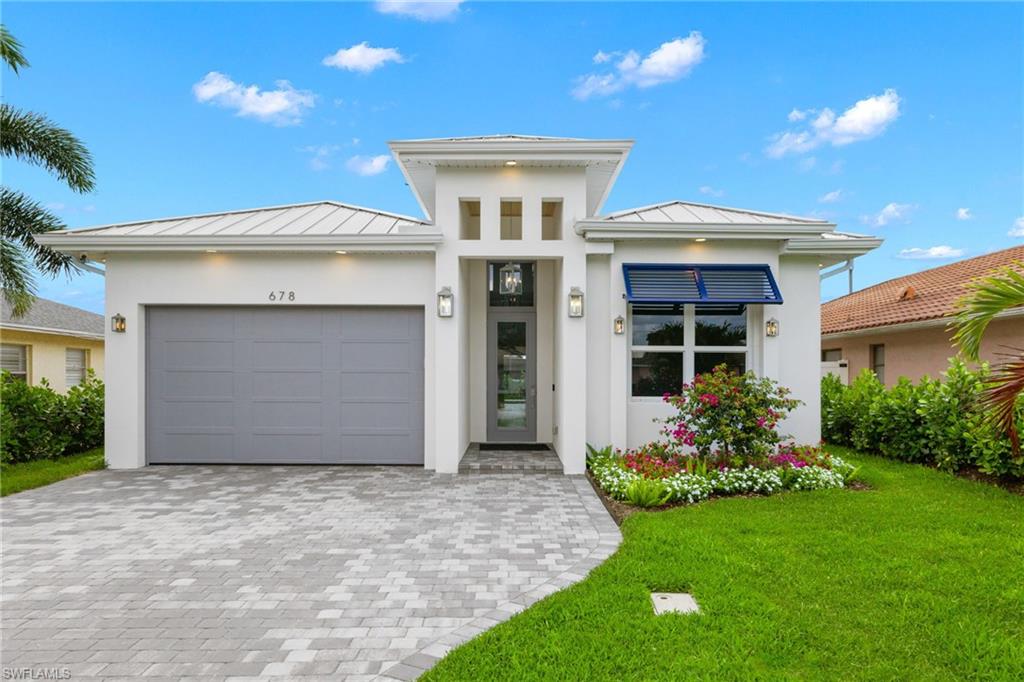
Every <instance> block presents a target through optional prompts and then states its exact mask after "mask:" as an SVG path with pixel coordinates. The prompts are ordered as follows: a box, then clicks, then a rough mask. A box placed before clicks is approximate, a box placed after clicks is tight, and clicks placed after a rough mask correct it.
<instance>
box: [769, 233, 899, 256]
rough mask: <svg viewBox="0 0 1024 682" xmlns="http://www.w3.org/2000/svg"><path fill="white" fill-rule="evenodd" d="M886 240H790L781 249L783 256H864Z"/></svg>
mask: <svg viewBox="0 0 1024 682" xmlns="http://www.w3.org/2000/svg"><path fill="white" fill-rule="evenodd" d="M883 241H884V240H882V239H879V238H877V237H856V238H847V239H822V238H817V239H813V238H812V239H800V238H796V239H788V240H786V242H785V243H784V244H783V245H782V247H781V248H780V249H779V253H782V254H796V255H807V256H814V255H822V256H849V257H855V256H863V255H864V254H866V253H868V252H869V251H873V250H875V249H877V248H878V247H879V246H881V245H882V242H883Z"/></svg>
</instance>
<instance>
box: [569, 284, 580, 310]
mask: <svg viewBox="0 0 1024 682" xmlns="http://www.w3.org/2000/svg"><path fill="white" fill-rule="evenodd" d="M569 317H583V291H582V290H581V289H580V288H579V287H573V288H572V289H569Z"/></svg>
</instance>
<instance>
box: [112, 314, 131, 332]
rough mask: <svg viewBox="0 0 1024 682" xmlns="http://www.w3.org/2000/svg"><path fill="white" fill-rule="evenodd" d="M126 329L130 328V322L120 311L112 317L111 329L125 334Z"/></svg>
mask: <svg viewBox="0 0 1024 682" xmlns="http://www.w3.org/2000/svg"><path fill="white" fill-rule="evenodd" d="M126 329H128V322H127V320H125V319H124V315H122V314H121V313H118V314H116V315H114V316H113V317H111V318H110V331H112V332H117V333H118V334H124V332H125V330H126Z"/></svg>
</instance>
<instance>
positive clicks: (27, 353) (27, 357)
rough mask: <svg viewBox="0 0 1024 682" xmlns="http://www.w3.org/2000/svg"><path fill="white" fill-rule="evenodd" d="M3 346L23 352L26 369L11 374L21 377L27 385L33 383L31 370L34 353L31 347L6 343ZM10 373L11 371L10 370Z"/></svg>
mask: <svg viewBox="0 0 1024 682" xmlns="http://www.w3.org/2000/svg"><path fill="white" fill-rule="evenodd" d="M2 345H3V346H8V347H10V348H18V349H19V350H20V351H21V357H22V361H23V362H24V367H25V369H24V370H23V371H21V372H11V375H12V376H15V377H20V378H21V379H22V380H23V381H24V382H25V383H26V384H29V383H32V376H31V369H32V353H31V347H30V346H28V345H27V344H24V343H5V344H2ZM8 371H10V370H8Z"/></svg>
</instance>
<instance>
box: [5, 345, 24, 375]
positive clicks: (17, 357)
mask: <svg viewBox="0 0 1024 682" xmlns="http://www.w3.org/2000/svg"><path fill="white" fill-rule="evenodd" d="M0 369H4V370H7V371H8V372H10V373H11V374H24V373H25V346H15V345H13V344H10V343H5V344H3V345H2V346H0Z"/></svg>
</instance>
